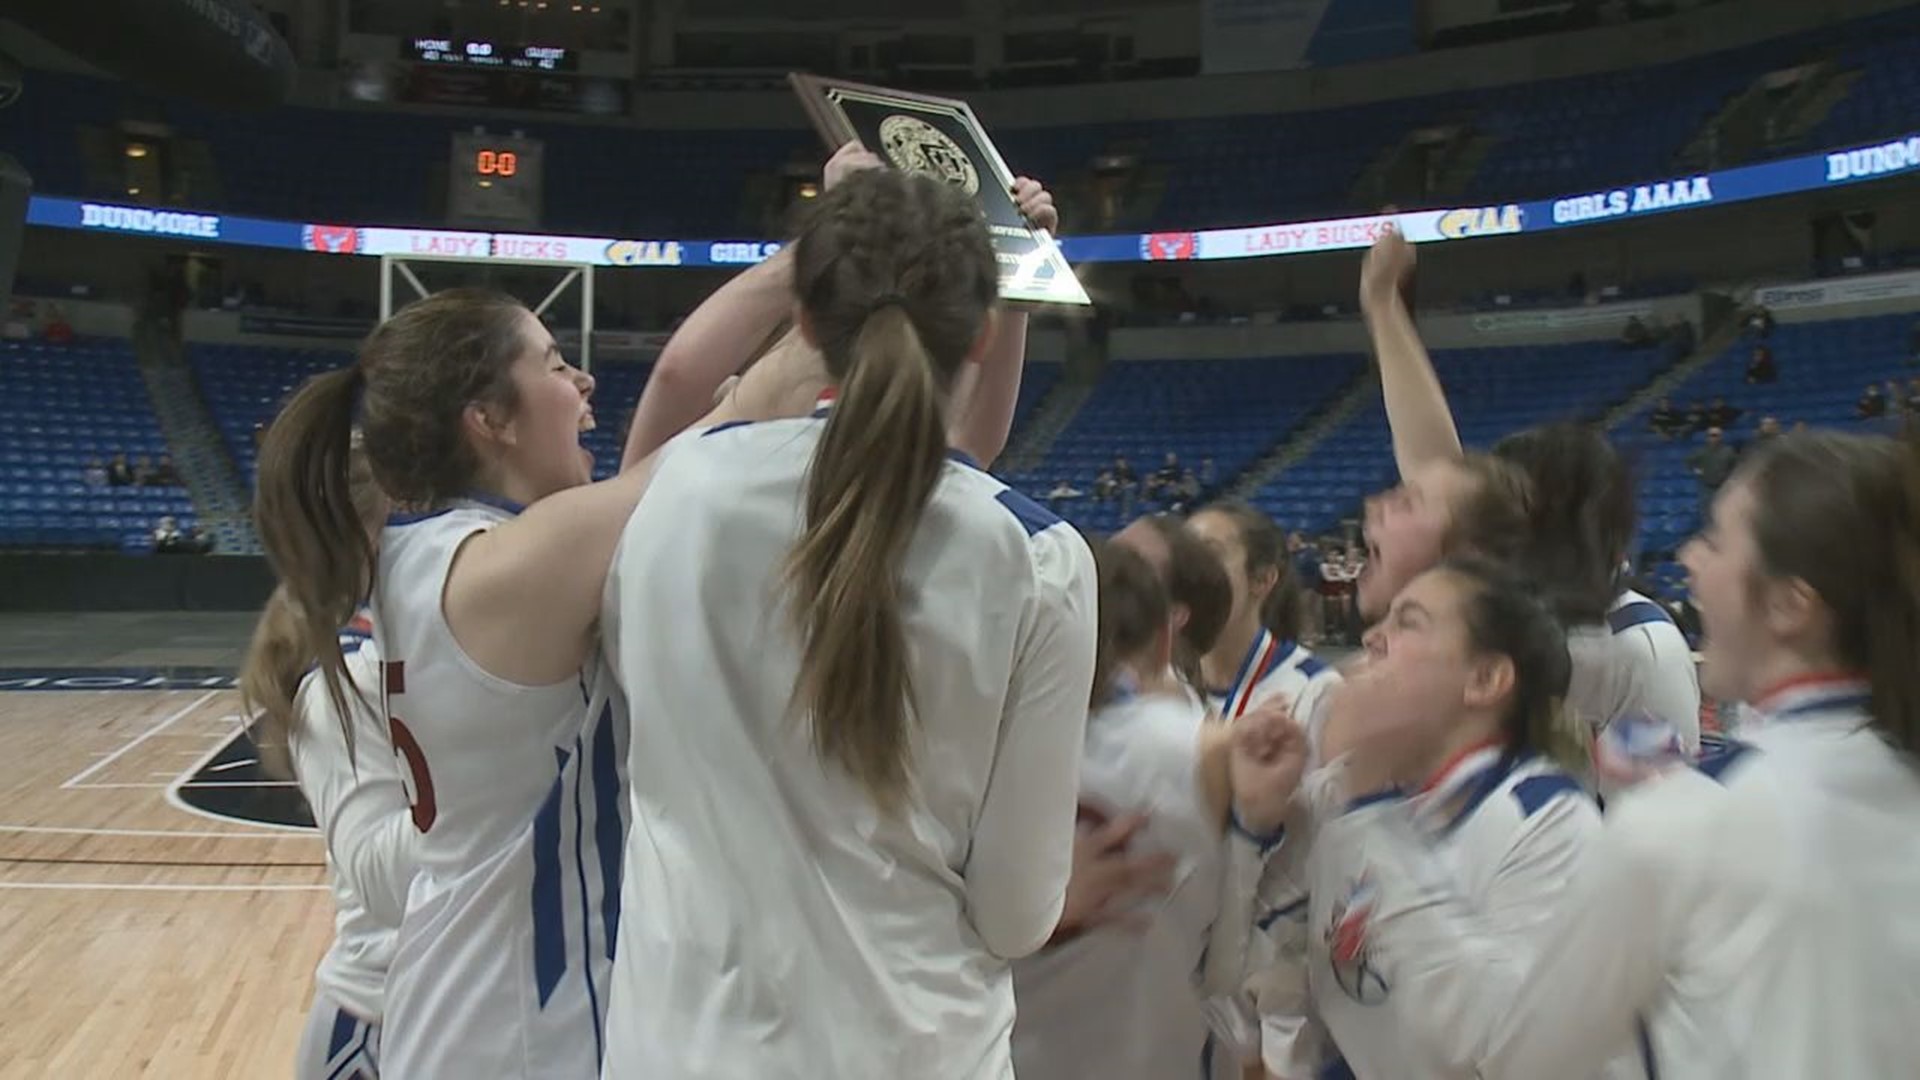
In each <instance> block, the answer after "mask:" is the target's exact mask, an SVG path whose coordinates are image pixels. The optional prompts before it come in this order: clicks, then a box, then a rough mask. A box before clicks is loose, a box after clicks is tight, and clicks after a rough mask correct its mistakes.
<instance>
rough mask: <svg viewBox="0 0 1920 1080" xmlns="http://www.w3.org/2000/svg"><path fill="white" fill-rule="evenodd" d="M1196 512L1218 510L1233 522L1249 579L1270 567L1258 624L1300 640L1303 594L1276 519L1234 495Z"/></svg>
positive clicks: (1210, 512) (1284, 535)
mask: <svg viewBox="0 0 1920 1080" xmlns="http://www.w3.org/2000/svg"><path fill="white" fill-rule="evenodd" d="M1197 513H1201V514H1219V515H1220V516H1221V517H1224V518H1226V519H1227V520H1228V521H1231V522H1233V528H1234V531H1235V532H1237V533H1239V535H1240V548H1241V550H1242V551H1245V552H1246V554H1247V558H1246V572H1247V577H1248V578H1249V579H1251V578H1252V577H1253V575H1255V574H1258V573H1260V572H1261V571H1263V570H1272V571H1273V588H1272V589H1270V590H1268V592H1267V597H1266V599H1265V600H1263V601H1261V602H1260V625H1261V626H1262V627H1263V628H1265V629H1266V630H1268V631H1270V632H1272V634H1273V636H1274V637H1277V638H1281V639H1283V640H1286V641H1298V640H1300V632H1301V630H1302V628H1303V625H1304V623H1305V622H1306V598H1305V596H1304V595H1303V594H1302V593H1301V591H1300V581H1299V579H1298V578H1297V577H1295V576H1294V573H1293V560H1292V559H1289V558H1288V557H1287V534H1286V533H1284V532H1282V531H1281V530H1280V525H1279V523H1278V522H1276V521H1274V520H1273V519H1272V518H1270V517H1268V516H1267V515H1265V514H1263V513H1261V512H1260V511H1259V510H1256V509H1254V508H1253V507H1252V506H1250V505H1248V504H1247V503H1244V502H1241V501H1239V500H1237V499H1222V500H1220V501H1218V502H1212V503H1208V504H1207V505H1205V506H1203V507H1201V508H1200V509H1199V510H1198V511H1197Z"/></svg>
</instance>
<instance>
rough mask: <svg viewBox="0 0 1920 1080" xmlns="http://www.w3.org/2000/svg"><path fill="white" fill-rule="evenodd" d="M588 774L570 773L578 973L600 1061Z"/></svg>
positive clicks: (576, 743) (577, 751) (603, 1049)
mask: <svg viewBox="0 0 1920 1080" xmlns="http://www.w3.org/2000/svg"><path fill="white" fill-rule="evenodd" d="M573 752H574V755H575V756H576V757H585V756H586V748H585V747H584V746H582V745H581V741H580V736H578V735H575V736H574V737H573ZM587 773H588V769H587V767H586V765H585V764H584V763H583V764H582V765H581V767H580V768H578V769H575V770H574V773H573V873H574V877H575V879H576V880H577V881H578V882H579V885H580V953H581V956H580V974H581V975H582V976H584V977H585V978H586V980H587V1005H588V1007H590V1008H591V1009H592V1010H593V1059H594V1060H595V1061H599V1060H600V1059H602V1058H604V1057H605V1056H606V1053H607V1042H606V1036H605V1034H604V1033H602V1032H601V1030H600V1025H601V1023H602V1019H601V1018H602V1014H601V1012H600V988H599V987H597V986H595V985H594V984H593V911H592V909H591V908H590V907H589V906H588V904H587V853H586V850H585V847H586V842H587V838H586V836H585V835H584V834H585V833H586V831H587V819H586V812H585V811H584V810H582V809H581V804H580V788H581V785H583V784H585V783H586V782H587Z"/></svg>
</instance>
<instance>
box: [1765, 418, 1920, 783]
mask: <svg viewBox="0 0 1920 1080" xmlns="http://www.w3.org/2000/svg"><path fill="white" fill-rule="evenodd" d="M1736 479H1738V480H1740V481H1743V482H1745V483H1748V484H1751V485H1752V490H1753V496H1754V504H1755V506H1756V508H1757V512H1756V513H1755V514H1754V515H1753V519H1752V526H1753V538H1754V542H1755V544H1756V546H1757V547H1758V548H1759V553H1760V564H1761V565H1760V567H1759V568H1758V571H1757V572H1758V573H1759V574H1760V575H1764V576H1765V577H1769V578H1773V579H1775V580H1792V579H1795V578H1798V579H1799V580H1801V581H1804V582H1806V584H1807V586H1808V587H1809V588H1811V589H1812V590H1813V591H1814V592H1815V593H1817V594H1818V595H1819V597H1820V601H1821V603H1822V604H1824V605H1825V606H1826V608H1827V612H1828V614H1829V616H1830V618H1831V619H1832V623H1833V651H1834V652H1835V654H1836V657H1835V658H1836V659H1838V660H1839V661H1840V662H1841V663H1842V664H1844V665H1846V666H1847V667H1849V668H1852V669H1854V670H1857V671H1862V672H1865V673H1866V675H1867V678H1868V680H1869V682H1870V683H1871V685H1872V704H1871V711H1872V713H1873V720H1874V723H1875V724H1876V725H1877V726H1878V727H1879V728H1880V729H1881V730H1882V731H1883V732H1885V734H1886V736H1887V737H1888V739H1889V740H1891V741H1892V742H1893V743H1894V744H1895V745H1896V746H1899V747H1900V748H1902V749H1904V750H1906V751H1907V752H1908V753H1920V676H1916V675H1915V673H1914V672H1915V666H1914V664H1915V657H1917V656H1920V442H1917V441H1916V439H1915V437H1914V434H1913V433H1911V432H1909V434H1908V435H1907V436H1906V437H1905V438H1902V439H1893V438H1888V437H1886V436H1878V435H1842V434H1838V433H1835V432H1827V431H1820V432H1812V431H1809V432H1800V433H1794V434H1787V435H1782V436H1780V437H1779V438H1776V439H1772V440H1769V441H1768V443H1767V445H1766V446H1765V448H1764V449H1761V450H1759V451H1757V452H1756V453H1755V455H1754V456H1753V457H1752V458H1750V459H1749V460H1748V461H1746V462H1745V463H1743V464H1742V467H1741V469H1740V472H1739V473H1738V474H1736ZM1754 584H1755V586H1756V587H1757V586H1758V585H1759V582H1758V581H1756V582H1755V583H1754Z"/></svg>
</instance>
